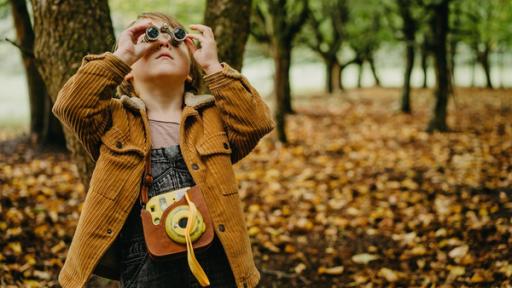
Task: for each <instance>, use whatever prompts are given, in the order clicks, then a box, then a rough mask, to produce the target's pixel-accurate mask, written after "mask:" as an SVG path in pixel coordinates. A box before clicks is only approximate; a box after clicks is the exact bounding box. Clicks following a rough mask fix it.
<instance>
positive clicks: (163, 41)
mask: <svg viewBox="0 0 512 288" xmlns="http://www.w3.org/2000/svg"><path fill="white" fill-rule="evenodd" d="M171 40H172V36H171V35H169V34H167V33H160V35H158V41H159V42H160V45H165V46H167V47H169V46H170V45H171Z"/></svg>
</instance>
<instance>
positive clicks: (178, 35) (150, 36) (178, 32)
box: [142, 23, 187, 47]
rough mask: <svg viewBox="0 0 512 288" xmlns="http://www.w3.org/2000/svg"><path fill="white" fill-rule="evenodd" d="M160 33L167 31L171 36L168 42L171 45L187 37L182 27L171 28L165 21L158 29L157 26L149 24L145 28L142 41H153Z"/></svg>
mask: <svg viewBox="0 0 512 288" xmlns="http://www.w3.org/2000/svg"><path fill="white" fill-rule="evenodd" d="M160 33H167V34H169V36H171V40H169V42H170V43H171V45H173V46H175V47H176V46H178V45H179V44H181V42H183V41H184V40H185V38H186V37H187V32H186V31H185V29H183V28H182V27H176V28H174V30H171V29H170V27H169V25H168V24H167V23H164V24H163V25H162V27H160V29H158V27H157V26H155V25H151V26H149V27H148V28H146V33H145V34H144V39H143V40H142V41H143V42H149V41H155V40H156V39H158V36H159V35H160Z"/></svg>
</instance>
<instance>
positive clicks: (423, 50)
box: [421, 40, 429, 88]
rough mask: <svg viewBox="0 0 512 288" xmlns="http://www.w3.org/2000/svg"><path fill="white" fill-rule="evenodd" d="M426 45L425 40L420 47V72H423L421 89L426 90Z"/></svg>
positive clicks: (427, 50)
mask: <svg viewBox="0 0 512 288" xmlns="http://www.w3.org/2000/svg"><path fill="white" fill-rule="evenodd" d="M428 45H429V44H428V43H427V41H426V40H424V41H423V43H422V45H421V70H422V71H423V88H428V53H429V48H428Z"/></svg>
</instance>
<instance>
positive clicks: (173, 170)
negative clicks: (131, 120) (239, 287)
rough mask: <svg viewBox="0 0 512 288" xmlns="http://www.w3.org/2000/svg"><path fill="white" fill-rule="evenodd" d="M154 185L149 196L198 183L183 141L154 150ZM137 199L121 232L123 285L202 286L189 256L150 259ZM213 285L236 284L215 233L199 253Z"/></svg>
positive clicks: (152, 166)
mask: <svg viewBox="0 0 512 288" xmlns="http://www.w3.org/2000/svg"><path fill="white" fill-rule="evenodd" d="M151 169H152V174H153V179H154V181H153V184H152V186H151V187H150V190H149V195H148V196H149V197H152V196H155V195H159V194H161V193H163V192H166V191H169V190H174V189H179V188H182V187H185V186H193V185H195V182H194V180H193V179H192V176H191V175H190V173H189V171H188V169H187V166H186V164H185V162H184V160H183V156H182V154H181V149H180V146H179V144H176V145H171V146H167V147H161V148H156V149H155V148H153V149H152V150H151ZM140 209H141V206H140V203H139V200H138V199H137V201H136V203H135V205H134V206H133V208H132V210H131V212H130V214H129V216H128V218H127V220H126V222H125V224H124V226H123V228H122V230H121V233H120V235H119V238H120V239H119V240H120V244H121V252H122V253H121V279H120V282H121V287H129V288H132V287H172V288H178V287H201V285H199V282H198V281H197V279H196V278H195V277H194V275H193V274H192V272H191V271H190V268H189V266H188V263H187V257H186V256H185V257H182V258H179V259H173V260H167V261H154V260H152V259H151V258H150V256H149V254H148V252H147V249H146V244H145V242H144V235H143V230H142V223H141V218H140ZM195 255H196V258H197V260H198V261H199V263H200V264H201V267H203V269H204V271H205V273H206V275H207V276H208V279H209V280H210V284H211V286H210V287H223V288H224V287H236V283H235V280H234V276H233V272H232V271H231V267H230V266H229V262H228V259H227V257H226V254H225V252H224V249H223V247H222V245H221V242H220V241H219V239H218V238H217V235H215V237H214V240H213V243H212V245H211V246H210V247H208V248H207V250H205V251H202V252H201V253H197V252H196V253H195Z"/></svg>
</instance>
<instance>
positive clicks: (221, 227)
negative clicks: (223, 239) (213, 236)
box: [219, 224, 226, 232]
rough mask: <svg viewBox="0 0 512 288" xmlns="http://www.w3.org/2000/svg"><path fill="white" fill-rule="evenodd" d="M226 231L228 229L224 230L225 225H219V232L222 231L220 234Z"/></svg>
mask: <svg viewBox="0 0 512 288" xmlns="http://www.w3.org/2000/svg"><path fill="white" fill-rule="evenodd" d="M224 230H226V229H225V228H224V224H219V231H220V232H224Z"/></svg>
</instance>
